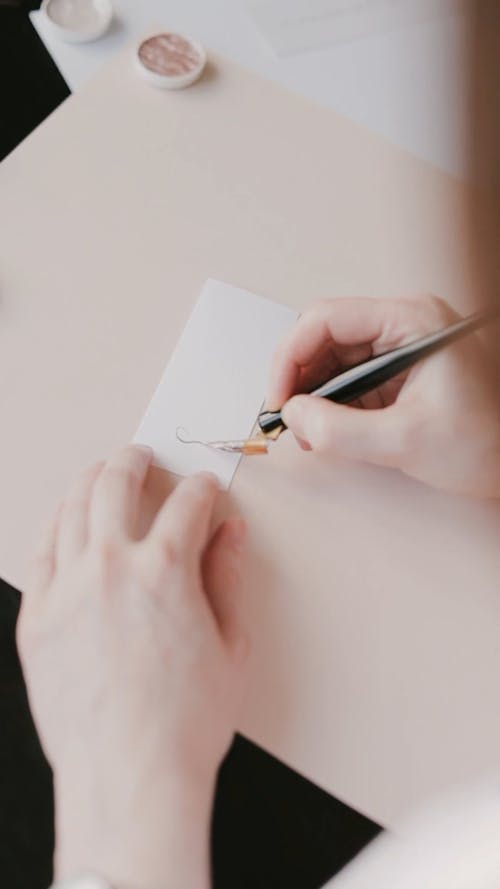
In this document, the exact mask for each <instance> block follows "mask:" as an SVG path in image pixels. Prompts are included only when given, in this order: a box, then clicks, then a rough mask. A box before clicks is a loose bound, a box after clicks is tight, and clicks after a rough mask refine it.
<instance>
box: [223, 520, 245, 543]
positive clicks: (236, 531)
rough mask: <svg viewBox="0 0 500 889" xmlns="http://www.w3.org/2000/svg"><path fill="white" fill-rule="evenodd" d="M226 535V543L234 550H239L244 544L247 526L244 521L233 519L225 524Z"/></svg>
mask: <svg viewBox="0 0 500 889" xmlns="http://www.w3.org/2000/svg"><path fill="white" fill-rule="evenodd" d="M225 530H226V535H227V540H228V543H229V544H230V545H231V546H232V547H234V549H238V550H239V549H241V548H242V547H243V544H244V542H245V537H246V532H247V526H246V522H245V520H244V519H240V518H233V519H228V521H227V522H226V529H225Z"/></svg>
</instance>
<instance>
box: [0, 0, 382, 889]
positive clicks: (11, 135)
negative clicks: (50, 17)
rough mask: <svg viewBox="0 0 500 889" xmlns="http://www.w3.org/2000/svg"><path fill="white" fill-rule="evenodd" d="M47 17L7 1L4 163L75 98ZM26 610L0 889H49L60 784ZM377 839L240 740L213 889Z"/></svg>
mask: <svg viewBox="0 0 500 889" xmlns="http://www.w3.org/2000/svg"><path fill="white" fill-rule="evenodd" d="M138 2H139V0H138ZM39 5H40V4H39V3H23V2H16V0H7V2H6V0H0V159H1V158H3V157H5V155H7V154H8V153H9V152H10V151H12V150H13V149H14V148H15V146H16V145H17V144H18V143H19V142H21V141H22V139H24V138H25V136H27V135H28V134H29V133H30V132H31V131H32V130H33V129H34V128H35V127H36V126H37V125H38V124H39V123H41V121H42V120H44V119H45V118H46V117H47V116H48V115H49V114H50V113H51V112H52V111H53V110H54V109H55V108H56V107H57V106H58V105H59V104H60V103H61V102H62V101H64V99H66V98H67V96H68V95H69V90H68V87H67V85H66V83H65V81H64V80H63V79H62V77H61V75H60V74H59V72H58V70H57V68H56V67H55V65H54V64H53V62H52V60H51V58H50V56H49V55H48V53H47V52H46V50H45V48H44V46H43V44H42V43H41V42H40V40H39V39H38V37H37V35H36V32H35V31H34V29H33V28H32V26H31V23H30V21H29V18H28V11H29V10H30V9H36V8H37V7H38V6H39ZM0 200H1V195H0ZM21 236H22V235H21ZM0 237H1V233H0ZM0 454H1V445H0ZM0 496H1V493H0ZM18 608H19V593H18V592H17V591H16V590H14V589H12V588H11V587H9V586H8V585H7V584H6V583H3V582H2V581H1V580H0V886H2V887H5V889H47V887H48V886H49V884H50V880H51V859H52V850H53V843H54V836H53V799H52V779H51V772H50V768H49V766H48V765H47V763H46V761H45V759H44V756H43V753H42V751H41V749H40V745H39V742H38V739H37V735H36V731H35V728H34V725H33V722H32V719H31V716H30V712H29V707H28V702H27V698H26V691H25V688H24V683H23V679H22V674H21V669H20V665H19V661H18V658H17V652H16V647H15V624H16V619H17V613H18ZM377 832H378V827H377V826H376V825H375V824H373V823H372V822H371V821H369V820H367V819H366V818H364V817H363V816H361V815H359V814H358V813H357V812H354V811H353V810H352V809H350V808H349V807H348V806H345V805H343V804H342V803H341V802H339V801H338V800H336V799H335V798H333V797H331V796H330V795H329V794H327V793H325V792H324V791H322V790H320V789H319V788H318V787H316V786H315V785H314V784H312V783H310V782H309V781H307V780H305V779H304V778H302V777H301V776H300V775H298V774H296V773H295V772H293V771H292V770H291V769H288V768H287V767H285V766H284V765H283V764H281V763H280V762H278V761H277V760H276V759H274V758H273V757H272V756H269V755H268V754H266V753H265V752H264V751H262V750H260V749H259V748H258V747H256V746H255V745H253V744H251V743H250V742H248V741H246V740H245V739H243V738H239V737H238V738H237V739H236V741H235V743H234V745H233V748H232V750H231V751H230V753H229V755H228V757H227V759H226V761H225V762H224V764H223V766H222V769H221V773H220V777H219V784H218V790H217V799H216V805H215V813H214V830H213V853H214V854H213V860H214V886H215V889H282V887H283V889H317V887H320V886H321V885H323V883H324V882H325V881H326V880H328V879H329V878H330V877H331V876H333V874H334V873H336V872H337V871H338V870H339V869H340V868H341V867H342V866H343V865H344V864H345V863H346V862H347V861H349V859H350V858H352V857H353V856H354V855H355V854H356V853H357V851H358V850H359V849H360V848H362V847H363V846H364V845H365V844H366V843H367V842H368V841H369V840H370V839H371V838H372V837H373V836H374V835H375V834H376V833H377ZM138 889H140V887H138Z"/></svg>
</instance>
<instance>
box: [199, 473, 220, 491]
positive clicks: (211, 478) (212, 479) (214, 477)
mask: <svg viewBox="0 0 500 889" xmlns="http://www.w3.org/2000/svg"><path fill="white" fill-rule="evenodd" d="M196 475H197V476H198V478H205V479H206V480H207V481H209V482H212V484H213V485H214V484H215V485H217V487H218V488H220V486H221V485H220V481H219V478H218V476H217V475H215V473H214V472H208V470H206V469H203V470H202V471H201V472H197V473H196Z"/></svg>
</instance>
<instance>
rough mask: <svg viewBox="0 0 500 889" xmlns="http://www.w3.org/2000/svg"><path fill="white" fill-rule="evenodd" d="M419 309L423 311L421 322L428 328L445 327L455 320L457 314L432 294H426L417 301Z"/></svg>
mask: <svg viewBox="0 0 500 889" xmlns="http://www.w3.org/2000/svg"><path fill="white" fill-rule="evenodd" d="M418 305H419V307H420V308H421V309H422V310H423V321H425V322H426V324H427V326H428V327H432V328H434V327H438V326H440V325H441V326H445V325H446V324H451V323H452V322H453V321H455V320H456V319H457V314H456V312H454V310H453V309H452V308H451V306H450V305H449V304H448V303H447V302H446V300H444V299H442V298H441V297H440V296H436V295H435V294H433V293H426V294H424V295H423V296H422V297H421V298H420V299H419V300H418Z"/></svg>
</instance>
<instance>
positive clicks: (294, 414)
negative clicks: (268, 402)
mask: <svg viewBox="0 0 500 889" xmlns="http://www.w3.org/2000/svg"><path fill="white" fill-rule="evenodd" d="M304 413H305V412H304V408H303V405H302V401H301V399H300V398H291V399H290V401H287V403H286V404H285V405H284V407H283V408H282V409H281V416H282V417H283V419H284V421H285V423H286V425H287V426H289V428H290V429H291V430H292V432H293V433H294V435H295V436H296V437H297V438H302V439H303V440H304V441H307V435H306V434H305V428H304V425H305V424H304V420H305V416H304Z"/></svg>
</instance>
